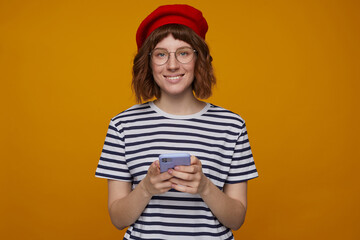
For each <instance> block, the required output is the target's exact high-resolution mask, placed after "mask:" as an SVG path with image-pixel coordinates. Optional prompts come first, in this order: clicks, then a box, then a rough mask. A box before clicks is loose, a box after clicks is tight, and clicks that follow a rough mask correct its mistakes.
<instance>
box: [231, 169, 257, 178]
mask: <svg viewBox="0 0 360 240" xmlns="http://www.w3.org/2000/svg"><path fill="white" fill-rule="evenodd" d="M256 172H257V171H256V169H253V170H250V171H247V172H239V173H238V172H237V173H229V177H239V176H245V175H250V174H253V173H256Z"/></svg>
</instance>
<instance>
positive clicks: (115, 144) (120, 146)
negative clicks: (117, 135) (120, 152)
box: [104, 141, 125, 149]
mask: <svg viewBox="0 0 360 240" xmlns="http://www.w3.org/2000/svg"><path fill="white" fill-rule="evenodd" d="M104 145H106V146H110V147H115V148H119V149H123V148H124V147H125V144H124V145H120V144H117V143H112V142H107V141H105V143H104Z"/></svg>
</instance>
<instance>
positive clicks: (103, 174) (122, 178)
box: [95, 172, 132, 182]
mask: <svg viewBox="0 0 360 240" xmlns="http://www.w3.org/2000/svg"><path fill="white" fill-rule="evenodd" d="M95 176H97V177H105V178H109V179H117V180H122V181H127V182H130V181H132V178H131V177H120V176H115V175H110V174H105V173H99V172H96V173H95Z"/></svg>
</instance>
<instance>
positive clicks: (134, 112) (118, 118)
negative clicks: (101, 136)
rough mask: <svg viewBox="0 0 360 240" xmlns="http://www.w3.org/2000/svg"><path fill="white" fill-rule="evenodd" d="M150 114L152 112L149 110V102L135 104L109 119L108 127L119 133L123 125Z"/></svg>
mask: <svg viewBox="0 0 360 240" xmlns="http://www.w3.org/2000/svg"><path fill="white" fill-rule="evenodd" d="M152 112H153V110H152V109H151V107H150V104H149V102H146V103H142V104H136V105H133V106H132V107H130V108H128V109H126V110H124V111H122V112H120V113H119V114H117V115H115V116H114V117H113V118H111V121H110V125H112V126H114V127H115V128H117V129H118V130H119V131H120V129H121V125H122V124H123V123H126V122H129V121H133V120H134V119H138V118H144V117H146V116H147V115H148V114H150V113H152Z"/></svg>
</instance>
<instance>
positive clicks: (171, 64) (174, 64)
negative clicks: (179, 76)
mask: <svg viewBox="0 0 360 240" xmlns="http://www.w3.org/2000/svg"><path fill="white" fill-rule="evenodd" d="M166 66H167V68H168V69H169V70H176V69H178V68H179V66H180V64H179V62H178V60H177V59H176V57H175V53H173V54H172V53H170V54H169V60H168V62H167V63H166Z"/></svg>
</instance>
